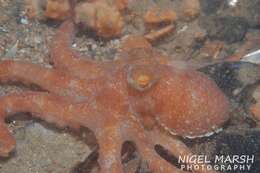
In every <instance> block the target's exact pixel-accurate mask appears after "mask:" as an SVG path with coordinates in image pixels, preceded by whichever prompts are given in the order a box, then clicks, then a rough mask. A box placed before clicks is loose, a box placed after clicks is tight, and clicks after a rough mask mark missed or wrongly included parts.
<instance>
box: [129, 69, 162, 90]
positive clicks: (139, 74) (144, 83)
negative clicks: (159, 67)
mask: <svg viewBox="0 0 260 173" xmlns="http://www.w3.org/2000/svg"><path fill="white" fill-rule="evenodd" d="M158 80H159V73H157V72H156V70H155V68H153V67H149V66H147V65H134V66H130V67H129V69H128V73H127V82H128V84H129V85H130V86H131V87H132V88H134V89H136V90H138V91H145V90H147V89H149V88H151V87H152V86H154V85H155V84H156V83H157V81H158Z"/></svg>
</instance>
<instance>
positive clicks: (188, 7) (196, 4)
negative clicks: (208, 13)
mask: <svg viewBox="0 0 260 173" xmlns="http://www.w3.org/2000/svg"><path fill="white" fill-rule="evenodd" d="M181 2H182V3H181V5H180V8H181V13H180V18H183V19H184V20H186V21H191V20H193V19H194V18H196V17H197V16H198V15H199V14H200V1H199V0H182V1H181Z"/></svg>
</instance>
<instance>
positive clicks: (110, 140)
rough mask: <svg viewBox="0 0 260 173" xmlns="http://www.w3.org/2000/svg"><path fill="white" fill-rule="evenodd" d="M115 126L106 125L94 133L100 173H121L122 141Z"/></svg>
mask: <svg viewBox="0 0 260 173" xmlns="http://www.w3.org/2000/svg"><path fill="white" fill-rule="evenodd" d="M119 129H120V128H118V127H117V126H116V125H108V126H107V125H106V126H105V127H104V128H103V129H102V130H100V131H99V132H98V133H96V137H97V141H98V143H99V158H98V162H99V166H100V173H108V172H109V173H123V172H124V170H123V166H122V164H121V147H122V144H123V139H122V136H121V133H120V131H119Z"/></svg>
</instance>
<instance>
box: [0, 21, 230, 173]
mask: <svg viewBox="0 0 260 173" xmlns="http://www.w3.org/2000/svg"><path fill="white" fill-rule="evenodd" d="M75 32H76V27H75V24H74V23H73V22H72V21H71V20H67V21H65V22H64V23H63V24H62V25H61V26H60V28H59V29H58V31H57V33H56V36H55V38H54V39H53V42H52V46H51V50H50V56H51V58H52V61H53V67H50V68H45V67H42V66H39V65H36V64H31V63H25V62H18V61H12V60H4V61H1V62H0V81H1V82H2V83H3V82H21V83H24V84H34V85H37V86H39V87H40V88H42V89H43V91H26V92H22V93H16V94H9V95H6V96H3V97H1V98H0V156H2V157H8V156H9V154H10V152H11V151H13V150H14V149H15V143H16V142H15V139H14V137H13V136H12V134H11V133H10V131H9V130H8V127H7V125H6V123H5V120H6V118H7V117H8V116H11V115H14V114H16V113H18V112H29V113H32V116H35V117H37V118H39V119H42V120H44V121H47V122H49V123H54V124H56V125H57V126H58V127H60V128H64V127H70V128H72V129H79V128H80V127H87V128H89V129H91V130H92V131H93V133H94V134H95V136H96V139H97V142H98V145H99V150H98V152H99V157H98V163H99V165H100V172H101V173H123V172H124V170H123V166H122V164H121V150H122V145H123V143H124V142H125V141H132V142H133V143H135V145H136V149H137V151H138V153H139V154H140V157H141V159H142V160H143V161H144V162H145V163H146V164H147V165H148V168H149V169H150V170H151V171H152V172H156V173H184V172H186V171H184V170H181V169H178V168H177V167H175V166H174V165H172V164H171V163H169V162H168V161H166V160H165V159H164V158H162V157H161V156H160V155H159V154H158V153H157V152H156V150H155V145H160V146H162V147H163V148H165V149H166V150H167V151H169V153H171V154H172V155H174V156H176V157H179V156H184V155H192V151H191V150H190V149H189V148H188V147H187V146H186V145H185V144H184V143H183V142H182V141H181V140H180V139H179V138H178V137H184V138H185V137H188V138H196V137H204V136H209V135H211V134H213V133H214V132H217V131H219V129H221V127H222V125H223V124H224V123H225V122H226V121H227V120H228V119H229V109H230V104H229V101H228V99H227V98H226V96H225V95H224V94H223V93H222V91H221V90H220V89H219V88H218V87H217V85H216V84H215V83H214V81H213V80H211V79H210V78H209V77H207V76H206V75H204V74H203V73H201V72H198V71H195V70H191V69H186V68H183V67H178V66H174V65H172V64H171V61H170V59H169V58H168V57H167V56H165V55H162V54H161V53H160V52H159V51H157V50H156V49H154V48H152V46H151V44H150V43H149V42H148V41H147V40H146V39H145V38H143V37H141V36H129V37H128V38H127V39H125V41H124V42H123V43H122V47H121V48H120V49H119V50H118V54H117V59H116V60H114V61H109V62H99V61H94V60H93V59H91V58H89V57H81V56H80V55H79V54H77V53H76V52H75V51H74V50H72V49H71V47H70V46H71V44H72V41H73V39H74V35H75ZM199 172H210V171H205V170H202V169H201V170H200V171H199ZM212 172H214V171H212Z"/></svg>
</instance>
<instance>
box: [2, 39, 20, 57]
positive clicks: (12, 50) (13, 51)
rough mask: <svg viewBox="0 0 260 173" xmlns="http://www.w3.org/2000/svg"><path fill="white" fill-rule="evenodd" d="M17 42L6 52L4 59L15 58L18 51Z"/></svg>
mask: <svg viewBox="0 0 260 173" xmlns="http://www.w3.org/2000/svg"><path fill="white" fill-rule="evenodd" d="M18 44H19V41H18V40H17V41H16V43H15V44H14V45H13V46H12V47H11V48H10V49H9V50H8V51H7V52H6V54H5V57H10V58H11V57H15V55H16V53H17V49H18Z"/></svg>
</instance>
